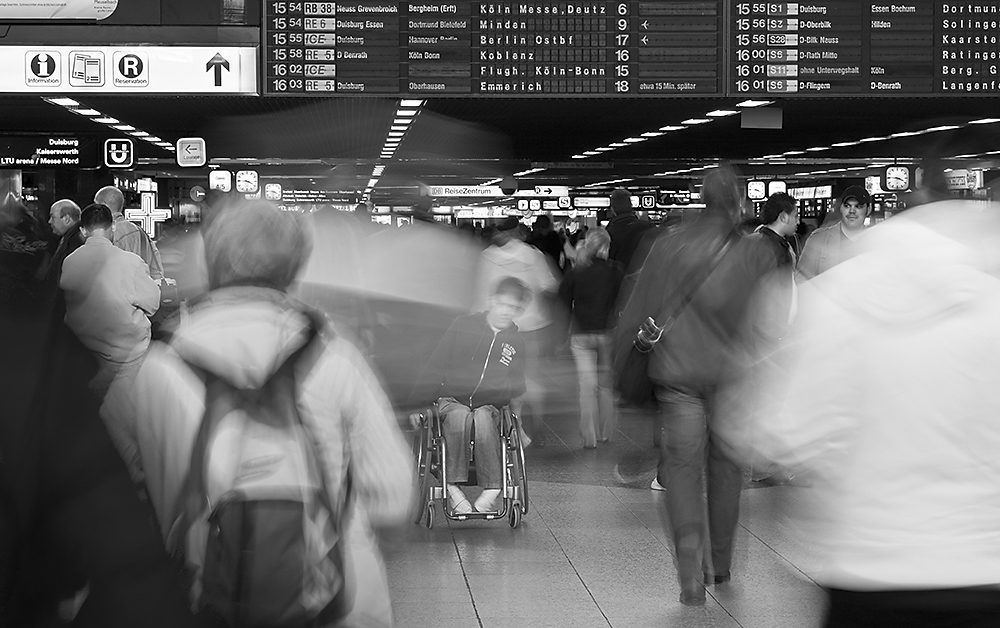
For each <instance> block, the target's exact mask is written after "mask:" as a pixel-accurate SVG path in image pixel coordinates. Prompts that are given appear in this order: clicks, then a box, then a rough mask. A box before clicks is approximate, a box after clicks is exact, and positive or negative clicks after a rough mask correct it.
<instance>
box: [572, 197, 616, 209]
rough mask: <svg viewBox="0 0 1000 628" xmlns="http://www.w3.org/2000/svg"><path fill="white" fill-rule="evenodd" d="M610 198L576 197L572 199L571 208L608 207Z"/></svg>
mask: <svg viewBox="0 0 1000 628" xmlns="http://www.w3.org/2000/svg"><path fill="white" fill-rule="evenodd" d="M610 206H611V198H610V197H607V196H577V197H576V198H574V199H573V207H610Z"/></svg>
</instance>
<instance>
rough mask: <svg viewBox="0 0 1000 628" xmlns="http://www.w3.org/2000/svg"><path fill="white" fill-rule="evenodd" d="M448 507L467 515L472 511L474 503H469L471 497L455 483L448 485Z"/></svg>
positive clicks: (456, 512)
mask: <svg viewBox="0 0 1000 628" xmlns="http://www.w3.org/2000/svg"><path fill="white" fill-rule="evenodd" d="M448 507H449V508H451V512H452V513H453V514H456V515H467V514H469V513H470V512H472V504H470V503H469V498H468V497H466V496H465V493H463V492H462V489H460V488H458V487H457V486H455V485H454V484H449V485H448Z"/></svg>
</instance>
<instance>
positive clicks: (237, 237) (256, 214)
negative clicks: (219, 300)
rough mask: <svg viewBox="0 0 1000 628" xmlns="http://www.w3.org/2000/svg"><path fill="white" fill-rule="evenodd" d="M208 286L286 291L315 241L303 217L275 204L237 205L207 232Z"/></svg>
mask: <svg viewBox="0 0 1000 628" xmlns="http://www.w3.org/2000/svg"><path fill="white" fill-rule="evenodd" d="M204 238H205V262H206V265H207V267H208V285H209V287H210V288H212V289H214V288H220V287H223V286H233V285H251V286H265V287H268V288H274V289H276V290H285V289H286V288H288V286H289V285H290V284H291V283H292V281H293V280H294V279H295V276H296V274H298V272H299V269H300V268H301V267H302V265H303V263H304V262H305V261H306V259H308V257H309V253H310V251H311V250H312V242H311V240H310V239H309V236H308V234H307V233H306V230H305V229H304V228H303V226H302V224H301V221H300V220H299V217H298V216H297V215H296V214H294V213H292V212H283V211H280V210H279V209H278V208H277V207H275V206H274V205H272V204H271V203H268V202H265V201H254V202H250V203H234V204H232V205H228V206H226V207H225V208H223V209H222V210H221V211H220V212H219V214H218V216H216V218H215V219H214V220H213V221H212V224H211V226H210V227H208V229H207V230H206V231H205V235H204Z"/></svg>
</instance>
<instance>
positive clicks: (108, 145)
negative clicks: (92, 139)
mask: <svg viewBox="0 0 1000 628" xmlns="http://www.w3.org/2000/svg"><path fill="white" fill-rule="evenodd" d="M134 163H135V145H134V144H133V143H132V140H131V139H130V138H127V137H123V138H111V139H107V140H104V165H105V166H107V167H108V168H131V167H132V165H133V164H134Z"/></svg>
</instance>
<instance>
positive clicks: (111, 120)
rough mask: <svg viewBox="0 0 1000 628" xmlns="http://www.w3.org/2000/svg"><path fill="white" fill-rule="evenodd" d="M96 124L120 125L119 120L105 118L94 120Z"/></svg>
mask: <svg viewBox="0 0 1000 628" xmlns="http://www.w3.org/2000/svg"><path fill="white" fill-rule="evenodd" d="M94 122H100V123H101V124H118V119H117V118H111V117H109V116H104V117H103V118H94Z"/></svg>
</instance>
